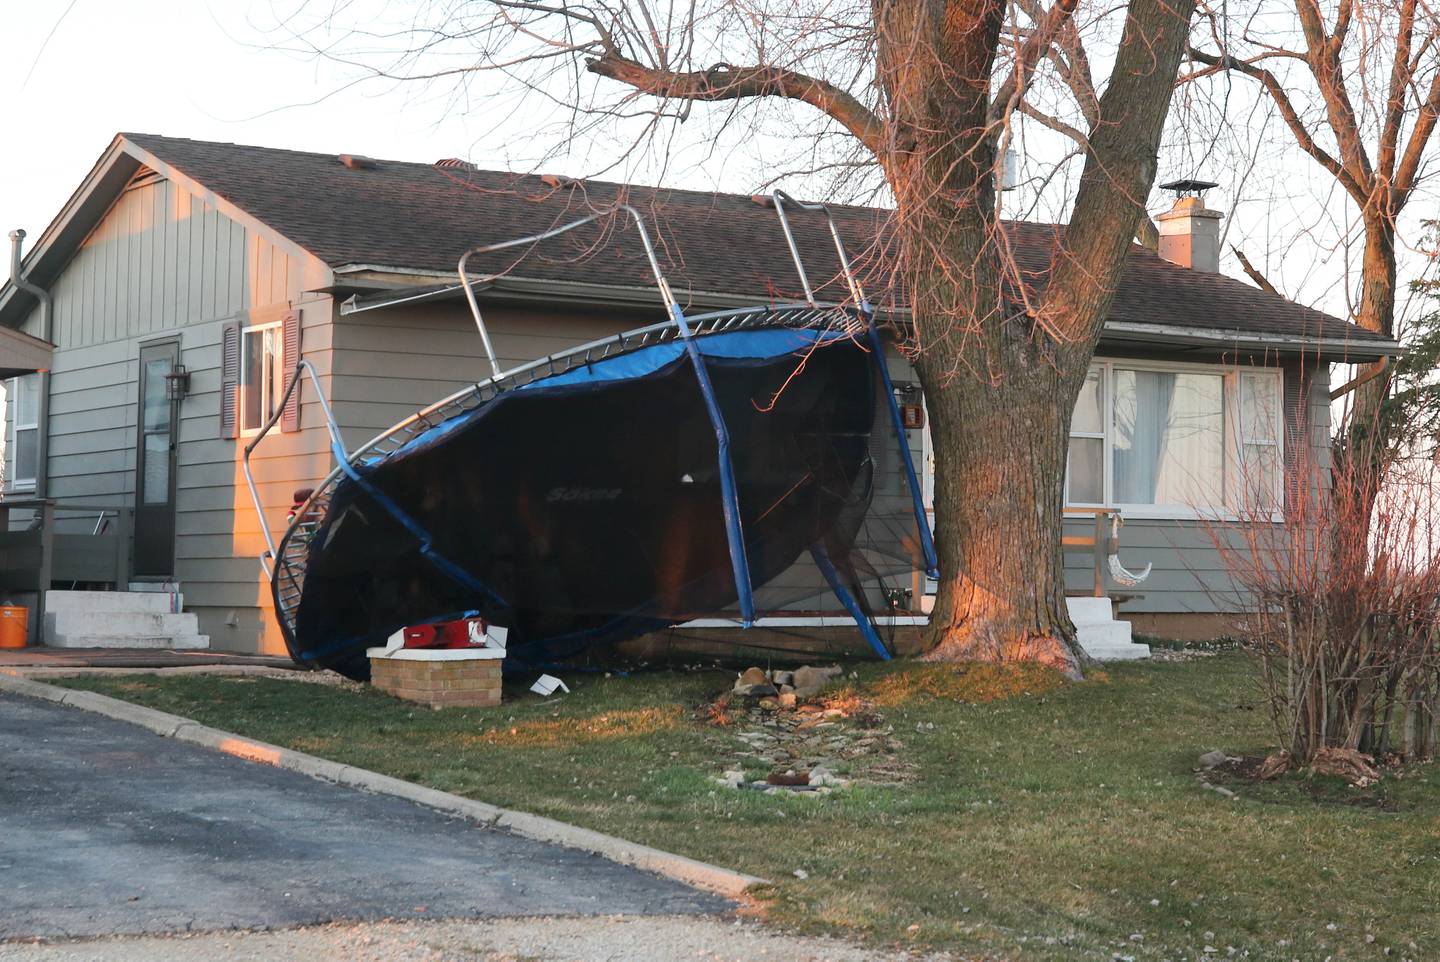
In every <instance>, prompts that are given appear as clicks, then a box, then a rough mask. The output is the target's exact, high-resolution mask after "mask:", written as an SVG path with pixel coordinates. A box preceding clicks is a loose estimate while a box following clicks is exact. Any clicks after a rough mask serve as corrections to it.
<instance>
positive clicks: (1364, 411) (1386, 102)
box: [1180, 0, 1440, 516]
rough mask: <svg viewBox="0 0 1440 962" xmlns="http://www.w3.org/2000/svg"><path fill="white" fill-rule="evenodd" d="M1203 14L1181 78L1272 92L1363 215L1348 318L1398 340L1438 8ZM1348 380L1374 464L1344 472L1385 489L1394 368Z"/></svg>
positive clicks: (1437, 91) (1392, 2)
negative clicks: (1403, 236)
mask: <svg viewBox="0 0 1440 962" xmlns="http://www.w3.org/2000/svg"><path fill="white" fill-rule="evenodd" d="M1203 14H1204V19H1205V20H1206V21H1208V24H1209V27H1210V30H1209V33H1210V38H1209V42H1208V43H1207V44H1205V45H1203V46H1192V47H1191V48H1190V49H1189V51H1188V55H1189V58H1190V59H1191V61H1193V62H1194V63H1195V64H1196V69H1194V70H1193V71H1190V72H1187V73H1186V74H1184V75H1182V77H1181V78H1180V79H1181V82H1186V81H1194V80H1199V79H1201V78H1204V77H1207V76H1210V75H1213V74H1216V73H1218V72H1221V71H1232V72H1235V73H1238V74H1240V75H1243V76H1245V77H1247V78H1250V79H1251V80H1253V81H1254V82H1255V83H1256V84H1257V85H1259V87H1260V89H1262V90H1263V91H1264V92H1265V95H1266V96H1268V97H1269V98H1270V99H1271V100H1272V101H1273V102H1274V104H1275V107H1276V108H1277V110H1278V112H1279V115H1280V117H1281V118H1282V119H1283V120H1284V122H1285V126H1286V128H1287V130H1288V132H1289V135H1290V136H1291V137H1292V138H1293V140H1294V142H1295V144H1296V145H1297V146H1298V147H1299V148H1300V149H1301V150H1302V151H1303V152H1304V153H1305V154H1307V155H1308V156H1309V157H1310V158H1311V159H1313V160H1314V161H1315V163H1316V164H1318V165H1319V166H1320V168H1321V169H1322V170H1324V171H1325V172H1326V173H1327V174H1328V175H1329V176H1330V177H1332V178H1333V179H1334V181H1335V182H1336V183H1337V184H1338V185H1339V186H1340V187H1341V188H1342V189H1343V190H1344V192H1345V194H1346V195H1347V196H1348V198H1349V199H1350V201H1351V202H1352V203H1353V204H1354V205H1355V209H1356V210H1357V212H1358V214H1359V222H1360V226H1361V227H1362V229H1363V245H1364V253H1363V258H1362V260H1361V264H1360V275H1359V285H1358V289H1357V290H1356V291H1355V292H1354V303H1353V309H1352V319H1353V320H1354V321H1355V323H1356V324H1358V325H1360V326H1361V327H1363V328H1365V329H1366V330H1370V331H1374V332H1376V333H1378V334H1383V335H1385V336H1386V337H1388V338H1392V339H1393V338H1395V336H1396V333H1397V332H1396V329H1395V313H1396V300H1397V296H1398V293H1399V286H1398V282H1397V277H1396V250H1397V240H1398V222H1399V218H1400V215H1401V213H1402V212H1403V211H1404V209H1405V206H1406V204H1407V203H1409V202H1410V200H1411V199H1412V198H1413V197H1414V196H1415V194H1416V191H1417V190H1418V189H1419V188H1420V187H1421V185H1422V182H1423V181H1424V179H1425V178H1426V177H1427V175H1433V174H1434V173H1435V165H1434V163H1433V157H1430V156H1429V155H1428V150H1429V147H1430V144H1431V143H1432V140H1433V135H1434V133H1435V126H1436V121H1437V118H1440V9H1437V8H1436V7H1435V6H1433V5H1432V4H1431V3H1429V2H1428V0H1425V2H1422V0H1339V3H1337V4H1336V5H1335V6H1334V8H1333V9H1329V10H1323V9H1322V8H1321V6H1320V5H1319V4H1318V3H1317V2H1316V0H1259V2H1258V3H1257V4H1256V5H1255V6H1254V7H1253V8H1252V9H1249V10H1243V11H1237V10H1235V9H1234V8H1232V9H1231V10H1230V11H1229V12H1228V18H1227V12H1226V10H1225V9H1224V8H1210V9H1207V10H1205V11H1203ZM1237 21H1238V22H1237ZM1427 162H1428V165H1427ZM1344 390H1346V391H1353V392H1354V402H1353V405H1352V410H1351V412H1350V416H1349V417H1348V419H1347V424H1348V425H1349V427H1348V429H1347V431H1346V432H1345V436H1344V437H1342V438H1341V439H1339V441H1340V445H1339V450H1340V454H1341V456H1342V457H1346V456H1348V457H1358V458H1360V459H1361V460H1362V461H1364V462H1367V463H1369V464H1370V465H1371V470H1370V471H1369V472H1368V473H1367V472H1352V471H1348V470H1341V471H1337V474H1336V477H1337V479H1345V478H1353V479H1354V480H1355V482H1356V483H1357V484H1361V485H1362V490H1378V489H1379V488H1378V485H1376V484H1375V483H1374V482H1375V478H1374V475H1375V473H1376V472H1379V471H1381V470H1382V467H1383V465H1385V464H1387V463H1391V462H1392V461H1393V458H1392V457H1390V456H1389V455H1388V454H1387V453H1386V452H1385V451H1384V449H1385V448H1387V447H1389V444H1390V439H1388V438H1387V437H1386V436H1385V432H1384V430H1383V427H1384V425H1385V424H1386V420H1385V419H1384V418H1383V417H1382V416H1381V410H1382V406H1383V405H1384V403H1385V399H1386V398H1387V397H1388V396H1389V394H1390V390H1391V370H1390V369H1389V367H1388V366H1387V365H1386V363H1385V362H1383V361H1382V362H1379V363H1377V364H1375V365H1372V366H1370V367H1368V368H1367V369H1365V370H1362V371H1361V373H1360V374H1359V376H1357V377H1356V378H1355V379H1354V380H1353V381H1352V382H1350V383H1349V384H1347V385H1345V386H1344ZM1339 393H1340V392H1338V391H1337V396H1338V394H1339ZM1367 516H1368V515H1367Z"/></svg>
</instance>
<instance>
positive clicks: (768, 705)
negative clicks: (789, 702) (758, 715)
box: [760, 688, 780, 711]
mask: <svg viewBox="0 0 1440 962" xmlns="http://www.w3.org/2000/svg"><path fill="white" fill-rule="evenodd" d="M770 691H771V693H772V694H773V693H774V691H775V689H773V688H772V689H770ZM779 707H780V703H779V702H778V701H776V700H775V699H774V698H762V699H760V708H761V709H762V710H763V711H774V710H775V709H777V708H779Z"/></svg>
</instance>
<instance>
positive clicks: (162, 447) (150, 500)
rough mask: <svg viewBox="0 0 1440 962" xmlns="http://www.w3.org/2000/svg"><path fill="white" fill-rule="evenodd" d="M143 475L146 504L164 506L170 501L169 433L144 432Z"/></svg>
mask: <svg viewBox="0 0 1440 962" xmlns="http://www.w3.org/2000/svg"><path fill="white" fill-rule="evenodd" d="M144 457H145V475H144V479H143V486H144V492H143V496H144V500H145V503H146V504H165V503H167V502H168V501H169V500H170V432H169V430H168V429H167V430H166V431H164V432H160V433H155V434H152V433H150V432H149V431H146V432H145V452H144Z"/></svg>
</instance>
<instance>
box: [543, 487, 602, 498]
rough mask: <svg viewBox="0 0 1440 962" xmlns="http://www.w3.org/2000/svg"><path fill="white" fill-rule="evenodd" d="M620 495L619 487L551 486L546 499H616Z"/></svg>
mask: <svg viewBox="0 0 1440 962" xmlns="http://www.w3.org/2000/svg"><path fill="white" fill-rule="evenodd" d="M619 497H620V489H619V488H565V487H560V488H551V489H550V493H549V494H547V495H545V500H546V501H614V500H616V499H617V498H619Z"/></svg>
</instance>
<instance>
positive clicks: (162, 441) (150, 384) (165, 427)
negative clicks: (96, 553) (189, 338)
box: [132, 341, 180, 579]
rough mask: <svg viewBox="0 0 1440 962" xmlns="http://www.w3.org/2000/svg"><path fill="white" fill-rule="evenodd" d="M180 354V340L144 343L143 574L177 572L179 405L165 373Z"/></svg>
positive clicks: (138, 571)
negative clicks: (170, 395)
mask: <svg viewBox="0 0 1440 962" xmlns="http://www.w3.org/2000/svg"><path fill="white" fill-rule="evenodd" d="M179 360H180V344H179V342H177V341H166V342H164V343H162V344H146V345H144V346H143V347H141V348H140V407H139V419H138V424H137V425H136V427H137V431H136V433H137V434H138V436H139V445H138V451H137V452H136V455H135V558H134V560H133V562H132V570H133V572H134V574H135V577H137V578H142V579H167V578H171V577H173V576H174V574H175V447H176V445H175V428H176V424H175V413H176V412H175V408H176V405H175V403H174V402H173V401H171V400H170V399H169V398H168V397H166V390H165V386H166V381H165V375H167V374H169V373H170V372H171V371H172V370H173V369H174V367H175V364H176V362H177V361H179Z"/></svg>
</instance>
